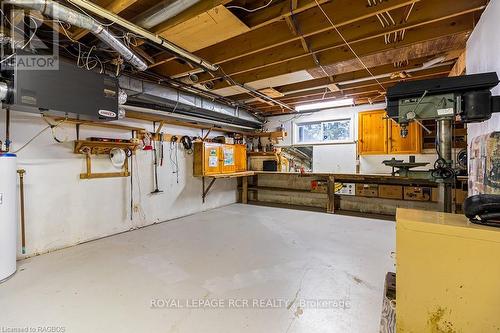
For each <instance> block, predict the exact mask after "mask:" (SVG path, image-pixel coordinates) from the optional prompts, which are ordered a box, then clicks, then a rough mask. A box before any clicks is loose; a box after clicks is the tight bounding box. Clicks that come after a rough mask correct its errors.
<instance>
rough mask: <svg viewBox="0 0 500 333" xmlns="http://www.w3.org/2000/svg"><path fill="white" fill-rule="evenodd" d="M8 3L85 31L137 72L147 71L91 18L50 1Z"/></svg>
mask: <svg viewBox="0 0 500 333" xmlns="http://www.w3.org/2000/svg"><path fill="white" fill-rule="evenodd" d="M9 3H11V4H13V5H16V6H19V7H23V8H31V9H33V10H37V11H39V12H41V13H42V14H44V15H47V16H50V17H52V18H53V19H55V20H60V21H64V22H67V23H70V24H71V25H73V26H77V27H79V28H82V29H87V30H89V31H90V32H92V33H93V34H94V35H95V36H96V37H97V38H99V39H100V40H102V41H103V42H104V43H106V44H108V45H109V46H110V47H111V48H113V49H114V50H115V51H116V52H118V53H119V54H121V55H122V56H123V58H124V60H125V61H127V62H129V63H130V64H132V66H134V67H135V68H137V69H138V70H140V71H145V70H146V69H148V65H147V64H146V63H145V62H144V61H143V60H142V59H141V58H139V57H138V56H137V55H136V54H135V53H134V52H132V51H131V50H130V49H129V48H128V47H127V46H125V45H124V44H123V43H122V42H120V41H119V40H118V39H117V38H116V37H115V36H113V35H112V34H111V33H110V32H109V31H108V30H106V29H105V28H104V27H103V26H102V25H100V24H99V23H97V21H96V20H94V19H92V18H91V17H88V16H85V15H84V14H82V13H79V12H77V11H75V10H73V9H70V8H68V7H64V6H62V5H60V4H59V3H57V2H54V1H52V0H11V1H10V2H9Z"/></svg>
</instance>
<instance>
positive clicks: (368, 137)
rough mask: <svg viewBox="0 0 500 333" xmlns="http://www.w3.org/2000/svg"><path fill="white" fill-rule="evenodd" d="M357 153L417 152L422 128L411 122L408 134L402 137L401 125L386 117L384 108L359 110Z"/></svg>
mask: <svg viewBox="0 0 500 333" xmlns="http://www.w3.org/2000/svg"><path fill="white" fill-rule="evenodd" d="M358 118H359V127H358V153H359V154H360V155H385V154H391V155H394V154H419V153H420V152H421V150H422V129H421V128H420V126H419V125H418V124H417V123H415V122H412V123H411V124H410V125H409V126H408V136H407V137H406V138H402V137H401V134H400V131H401V127H400V126H399V125H398V124H397V123H396V122H394V121H393V120H391V119H387V117H386V112H385V110H376V111H368V112H361V113H359V115H358Z"/></svg>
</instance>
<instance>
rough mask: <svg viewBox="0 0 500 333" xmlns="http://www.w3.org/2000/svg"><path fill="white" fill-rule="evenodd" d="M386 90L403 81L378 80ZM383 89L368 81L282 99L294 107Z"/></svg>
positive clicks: (443, 70) (431, 73)
mask: <svg viewBox="0 0 500 333" xmlns="http://www.w3.org/2000/svg"><path fill="white" fill-rule="evenodd" d="M450 69H451V65H449V66H443V67H436V68H432V69H427V70H422V71H420V72H415V73H413V74H412V76H411V77H409V78H407V79H405V80H404V81H414V80H418V79H426V78H429V77H436V76H438V77H442V76H446V75H448V73H449V72H450ZM378 81H379V82H380V83H381V84H382V85H383V86H384V88H387V87H389V86H392V85H394V84H396V83H398V82H401V81H402V80H401V79H391V78H383V79H379V80H378ZM381 90H382V88H381V87H380V86H379V85H378V83H377V82H376V81H375V80H367V81H366V82H359V83H353V84H350V85H344V86H342V88H341V91H339V92H331V91H326V90H325V88H323V89H317V90H311V91H308V92H301V93H296V94H292V95H288V96H286V97H285V98H282V99H280V100H281V101H283V102H286V103H288V104H290V105H294V104H296V103H300V102H303V101H305V100H306V99H308V100H314V101H317V100H322V99H328V98H341V97H345V96H350V95H351V94H359V93H363V92H364V91H377V92H380V91H381ZM252 106H253V107H255V108H258V109H259V110H261V111H263V110H268V109H273V108H274V109H276V106H272V107H268V106H267V105H262V104H261V105H258V104H252Z"/></svg>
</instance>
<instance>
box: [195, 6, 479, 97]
mask: <svg viewBox="0 0 500 333" xmlns="http://www.w3.org/2000/svg"><path fill="white" fill-rule="evenodd" d="M478 8H479V7H478ZM475 11H477V8H476V9H473V10H472V12H469V11H467V12H466V13H465V14H463V13H462V12H460V13H458V14H450V15H447V16H443V15H442V13H443V12H439V11H436V12H435V13H433V14H432V15H429V16H427V18H426V19H425V20H423V21H409V22H408V23H406V24H404V25H402V26H401V27H398V28H397V29H393V30H389V31H388V30H387V29H384V28H382V27H381V26H380V24H379V23H378V22H374V21H372V22H370V23H368V22H367V23H366V24H362V25H358V26H357V27H356V28H352V29H350V30H348V31H346V34H344V36H345V37H346V39H347V40H349V42H350V44H351V45H352V46H353V47H354V48H355V49H356V52H357V53H360V52H359V49H360V47H362V48H363V49H366V47H363V46H364V45H360V44H365V43H368V42H370V43H374V41H373V40H376V39H378V44H379V45H381V46H382V48H386V49H387V48H391V47H394V46H399V45H404V44H408V41H410V40H413V41H418V40H422V38H421V36H422V37H427V36H430V37H428V38H435V37H439V36H444V35H448V34H453V33H456V32H460V31H471V30H472V29H473V27H474V23H473V22H474V18H475V16H474V12H475ZM455 15H457V16H455ZM367 29H368V30H367ZM402 29H406V38H405V40H403V41H401V42H399V43H397V44H391V45H387V44H385V42H384V39H383V37H384V35H385V34H386V33H387V32H391V33H392V32H396V31H402ZM431 30H434V31H431ZM426 33H427V35H426ZM375 43H377V41H375ZM308 46H309V48H310V49H312V50H314V54H315V55H316V56H317V58H318V59H319V61H320V63H321V64H323V65H325V64H330V63H331V62H329V61H328V60H326V61H325V59H323V58H324V57H323V54H325V53H329V52H331V51H332V50H334V49H339V48H340V49H342V50H341V53H347V54H346V55H349V56H350V58H352V57H353V55H352V53H350V52H345V44H344V42H343V41H342V39H341V38H340V37H339V36H338V34H336V33H324V34H321V35H317V36H316V37H315V38H310V39H309V43H308ZM367 53H369V51H364V54H367ZM322 57H323V58H322ZM344 58H345V55H344ZM291 61H293V62H295V63H297V62H300V61H302V62H304V63H307V64H308V65H307V66H308V67H304V66H302V67H300V69H298V70H303V69H309V68H315V67H317V65H316V63H315V62H314V60H312V59H311V58H310V52H304V50H303V48H302V45H301V42H300V41H295V42H292V43H289V44H287V45H286V46H284V47H281V48H275V49H269V50H266V51H264V52H261V53H259V54H258V55H252V56H247V57H243V58H240V59H238V60H234V61H231V62H227V63H225V64H224V65H223V66H222V67H223V69H224V72H225V73H227V74H228V75H231V76H235V75H243V74H244V73H249V72H252V71H258V72H260V71H264V70H266V72H267V71H268V67H270V66H277V65H280V64H284V65H286V66H288V65H289V63H290V62H291ZM324 69H325V68H324V66H323V70H324ZM323 70H321V71H320V72H321V74H322V76H324V75H325V73H324V71H323ZM281 74H285V73H281ZM328 74H329V75H334V74H335V73H328ZM277 75H280V74H277ZM268 77H271V76H266V77H262V76H259V78H258V79H262V78H268ZM212 79H213V77H212V76H210V75H208V74H202V75H199V82H205V81H207V80H212ZM237 81H240V82H243V83H247V82H251V81H252V80H247V79H243V80H237ZM221 86H224V84H222V85H219V86H216V87H215V89H217V88H220V87H221Z"/></svg>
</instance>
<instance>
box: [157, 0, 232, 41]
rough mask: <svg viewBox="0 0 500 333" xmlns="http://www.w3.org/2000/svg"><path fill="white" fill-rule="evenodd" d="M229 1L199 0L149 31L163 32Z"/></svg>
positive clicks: (229, 0)
mask: <svg viewBox="0 0 500 333" xmlns="http://www.w3.org/2000/svg"><path fill="white" fill-rule="evenodd" d="M229 2H231V0H206V1H200V2H198V3H196V4H194V5H193V6H191V7H189V8H188V9H186V10H185V11H183V12H181V13H179V14H178V15H176V16H174V17H172V18H170V19H168V20H166V21H165V22H162V23H160V24H158V25H157V26H155V27H153V28H152V29H151V31H153V32H154V33H156V34H161V33H163V32H165V31H166V30H168V29H170V28H172V27H173V26H175V25H177V24H179V23H181V22H184V21H187V20H189V19H192V18H193V17H195V16H198V15H200V14H202V13H205V12H208V11H209V10H211V9H213V8H215V7H217V6H220V5H226V4H227V3H229Z"/></svg>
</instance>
